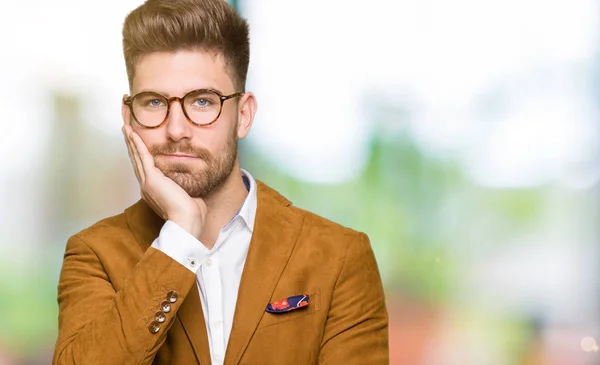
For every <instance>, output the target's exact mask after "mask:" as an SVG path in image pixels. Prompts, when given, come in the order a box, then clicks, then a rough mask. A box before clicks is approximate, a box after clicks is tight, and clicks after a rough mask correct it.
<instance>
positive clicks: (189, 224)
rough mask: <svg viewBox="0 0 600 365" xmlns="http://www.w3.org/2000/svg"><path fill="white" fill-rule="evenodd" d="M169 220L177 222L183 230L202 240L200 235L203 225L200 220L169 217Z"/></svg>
mask: <svg viewBox="0 0 600 365" xmlns="http://www.w3.org/2000/svg"><path fill="white" fill-rule="evenodd" d="M169 220H170V221H173V222H175V223H176V224H177V225H178V226H180V227H181V228H182V229H183V230H185V231H186V232H188V233H189V234H191V235H192V236H194V237H196V239H198V240H199V239H200V233H202V224H201V222H200V219H194V218H193V217H178V216H174V217H169Z"/></svg>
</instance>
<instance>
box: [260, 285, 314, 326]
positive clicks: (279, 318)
mask: <svg viewBox="0 0 600 365" xmlns="http://www.w3.org/2000/svg"><path fill="white" fill-rule="evenodd" d="M307 294H308V296H309V299H308V305H306V306H303V307H300V308H297V309H294V310H291V311H287V312H281V313H270V312H267V311H266V308H265V313H264V315H263V317H262V319H261V321H260V323H259V324H258V328H264V327H269V326H273V325H276V324H280V323H284V322H288V321H291V320H293V319H296V318H300V317H305V316H308V315H311V314H314V313H316V312H318V311H320V310H321V301H320V299H321V298H320V295H319V292H318V291H316V292H312V293H311V292H308V293H307ZM285 298H287V297H285V296H282V297H278V296H274V297H273V298H272V300H271V303H274V302H278V301H281V300H284V299H285Z"/></svg>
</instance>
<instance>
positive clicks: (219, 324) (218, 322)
mask: <svg viewBox="0 0 600 365" xmlns="http://www.w3.org/2000/svg"><path fill="white" fill-rule="evenodd" d="M221 324H222V322H221V321H216V322H215V328H216V329H219V328H221Z"/></svg>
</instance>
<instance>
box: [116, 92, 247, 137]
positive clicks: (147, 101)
mask: <svg viewBox="0 0 600 365" xmlns="http://www.w3.org/2000/svg"><path fill="white" fill-rule="evenodd" d="M242 95H244V93H243V92H239V93H235V94H231V95H223V94H221V93H220V92H219V91H217V90H211V89H199V90H193V91H190V92H189V93H187V94H185V95H184V96H182V97H177V96H173V97H170V98H168V97H166V96H164V95H162V94H159V93H157V92H153V91H144V92H141V93H139V94H136V95H134V96H128V97H126V98H124V99H123V104H125V105H127V106H128V107H129V109H130V110H131V115H132V116H133V119H134V120H135V121H136V122H137V123H138V124H139V125H141V126H142V127H144V128H158V127H160V126H162V125H163V124H164V123H165V122H166V121H167V118H168V117H169V111H170V110H171V103H172V102H173V101H175V100H177V101H179V104H181V107H182V109H183V114H184V115H185V117H186V118H187V120H188V121H189V122H190V123H192V124H193V125H196V126H199V127H206V126H209V125H211V124H213V123H215V122H216V121H217V119H219V117H220V116H221V112H222V111H223V103H225V101H226V100H229V99H232V98H236V97H238V96H242Z"/></svg>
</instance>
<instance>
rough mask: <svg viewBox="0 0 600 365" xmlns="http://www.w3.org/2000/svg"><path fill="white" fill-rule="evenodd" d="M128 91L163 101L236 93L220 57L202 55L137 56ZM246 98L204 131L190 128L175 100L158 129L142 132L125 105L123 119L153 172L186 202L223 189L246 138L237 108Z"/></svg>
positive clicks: (232, 101) (225, 107) (246, 126)
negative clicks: (201, 92) (196, 93)
mask: <svg viewBox="0 0 600 365" xmlns="http://www.w3.org/2000/svg"><path fill="white" fill-rule="evenodd" d="M132 88H133V89H132V90H131V92H132V95H136V94H138V93H140V92H144V91H153V92H158V93H160V94H163V95H164V96H166V97H172V96H178V97H182V96H183V95H185V94H186V93H187V92H189V91H192V90H197V89H214V90H218V91H220V92H221V93H222V94H223V95H230V94H233V93H236V92H238V91H241V90H235V89H234V86H233V82H232V80H231V78H230V76H229V74H228V72H227V71H226V68H225V63H224V61H223V58H222V57H221V56H220V55H213V54H212V53H208V52H204V51H179V52H176V53H169V52H155V53H151V54H148V55H145V56H143V57H142V59H141V60H140V63H139V64H138V65H137V67H136V76H135V77H134V79H133V83H132ZM247 97H248V96H247V95H246V96H244V97H243V100H239V99H237V98H234V99H230V100H228V101H225V103H224V104H223V110H222V112H221V115H220V117H219V119H218V120H217V122H215V123H213V124H212V125H210V126H204V127H199V126H195V125H193V124H191V123H190V122H189V121H188V120H187V118H186V117H185V115H184V113H183V110H182V106H181V104H180V103H179V102H177V101H174V102H172V103H171V109H170V112H169V117H168V119H167V121H166V122H165V123H164V124H163V125H162V126H160V127H159V128H156V129H147V128H143V127H142V126H140V125H139V124H137V123H136V122H135V120H134V119H133V117H132V116H131V112H130V110H129V108H128V107H126V106H123V119H124V121H125V123H126V124H129V125H131V127H132V128H133V130H134V131H135V132H136V133H137V134H138V135H139V136H140V137H141V138H142V140H143V141H144V143H145V144H146V146H147V147H148V150H149V151H150V153H151V154H152V155H153V157H154V162H155V165H156V167H158V168H159V169H160V170H161V171H162V172H163V173H164V174H165V175H166V176H167V177H169V178H170V179H172V180H173V181H175V182H176V183H177V184H178V185H179V186H181V187H182V188H183V189H184V190H185V191H186V192H187V193H188V194H189V195H190V196H191V197H200V198H205V197H207V196H208V195H209V194H210V193H211V192H214V191H216V190H215V189H219V188H220V187H221V186H222V185H223V183H224V182H225V180H226V179H227V177H228V176H229V175H230V174H231V172H232V170H233V168H234V166H236V163H237V141H238V138H243V137H245V136H246V134H247V133H248V130H249V128H250V124H251V121H250V123H248V121H247V120H246V119H247V118H245V114H244V112H243V111H241V110H240V109H239V105H244V102H245V100H247ZM252 101H253V100H252ZM238 103H239V105H238ZM242 108H243V106H242ZM240 116H241V117H242V119H243V120H242V123H241V125H240V123H239V117H240ZM252 116H253V115H252Z"/></svg>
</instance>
